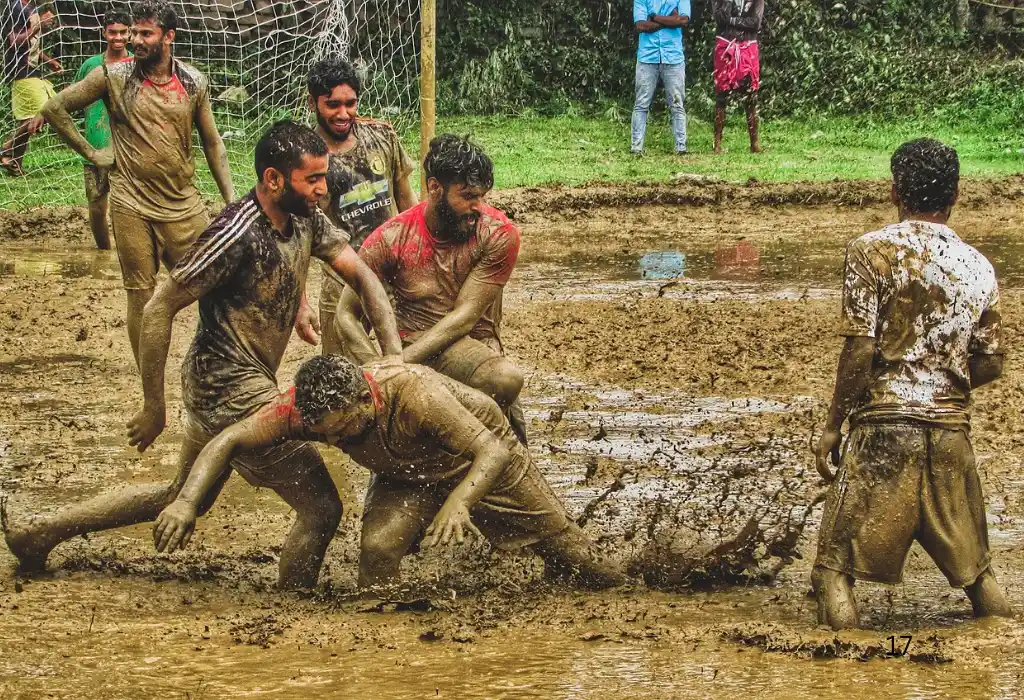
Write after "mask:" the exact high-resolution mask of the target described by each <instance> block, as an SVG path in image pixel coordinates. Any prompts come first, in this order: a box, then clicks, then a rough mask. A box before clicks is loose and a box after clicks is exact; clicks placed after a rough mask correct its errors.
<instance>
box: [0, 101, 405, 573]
mask: <svg viewBox="0 0 1024 700" xmlns="http://www.w3.org/2000/svg"><path fill="white" fill-rule="evenodd" d="M255 161H256V175H257V178H258V184H257V185H256V188H255V189H253V190H252V191H251V192H250V193H249V194H248V195H246V196H245V197H243V198H242V199H240V200H238V201H236V202H234V203H233V204H231V205H229V206H227V207H226V208H225V209H224V211H223V212H222V213H221V214H220V216H218V217H217V219H216V220H215V221H214V222H213V223H212V224H211V225H210V226H209V228H207V229H206V231H205V232H204V233H203V234H202V235H201V236H200V237H199V238H198V239H197V240H196V242H195V243H194V244H193V245H192V247H191V248H190V249H189V250H188V252H187V253H186V254H185V256H184V257H183V258H182V259H181V260H180V261H179V262H178V264H177V265H176V266H175V267H174V269H173V270H172V271H171V276H170V279H169V280H167V281H166V282H164V283H163V284H162V285H160V286H159V287H158V288H157V290H156V293H155V294H154V295H153V298H152V300H151V301H150V302H149V303H148V304H147V305H146V309H145V313H144V315H143V322H142V334H141V338H142V348H141V369H142V380H143V389H144V393H145V405H144V408H143V409H142V411H140V412H139V413H138V415H136V416H135V418H133V419H132V421H131V422H130V423H129V438H130V443H131V444H133V445H137V446H138V448H139V450H140V451H141V450H145V449H146V448H147V447H148V446H149V445H150V444H151V443H152V442H153V441H154V440H155V439H156V438H157V436H158V435H159V434H160V433H161V432H162V431H163V428H164V422H165V407H164V367H165V364H166V361H167V352H168V348H169V345H170V339H171V325H172V322H173V319H174V316H175V315H176V314H177V313H178V312H180V311H181V310H182V309H184V308H185V307H187V306H189V305H191V304H192V303H194V302H196V301H197V300H198V302H199V325H198V327H197V329H196V335H195V338H194V339H193V341H192V345H191V347H190V348H189V351H188V353H187V355H186V356H185V360H184V362H183V364H182V372H181V374H182V377H181V379H182V398H183V400H184V403H185V408H186V413H187V421H186V425H185V436H184V440H183V442H182V448H181V453H180V457H179V465H178V472H177V475H176V476H175V477H174V479H173V480H172V481H171V482H170V483H167V484H141V485H136V486H128V487H126V488H124V489H122V490H120V491H116V492H114V493H109V494H105V495H102V496H98V497H96V498H93V499H90V500H88V501H86V502H84V503H80V504H76V505H73V506H70V507H68V508H65V509H64V510H62V511H60V512H58V513H56V514H54V515H52V516H49V517H40V518H36V519H35V520H32V521H31V522H26V523H18V524H14V525H13V526H11V527H9V528H8V527H5V535H6V538H7V544H8V547H9V548H10V550H11V552H12V553H13V554H14V555H15V556H17V557H18V560H19V561H20V562H21V565H22V567H23V568H41V567H42V566H43V565H44V564H45V561H46V557H47V555H48V554H49V552H50V551H51V550H52V549H53V548H54V547H55V546H56V545H58V544H59V543H61V542H63V541H64V540H67V539H70V538H72V537H75V536H76V535H82V534H85V533H89V532H95V531H98V530H106V529H110V528H114V527H122V526H125V525H133V524H136V523H140V522H145V521H152V520H153V519H154V518H156V516H157V515H158V514H159V513H160V511H161V510H163V509H164V508H165V507H166V506H167V505H168V504H169V503H171V502H172V501H174V499H175V498H176V497H177V495H178V492H179V491H180V490H181V487H182V485H183V484H184V483H185V481H186V478H187V477H188V475H189V471H190V469H191V467H192V464H193V462H194V461H195V459H196V457H197V455H199V453H200V451H201V450H202V449H203V446H204V445H205V444H206V443H207V442H209V441H210V439H211V438H213V437H214V436H215V435H217V434H218V433H219V432H220V431H221V430H223V429H224V428H226V427H227V426H229V425H232V424H234V423H237V422H238V421H240V420H242V419H244V418H245V417H247V416H250V415H252V414H255V413H257V412H258V411H259V410H260V409H261V408H262V407H264V406H266V405H267V404H269V403H271V402H273V401H274V400H275V399H276V398H277V396H278V388H277V381H276V372H277V368H278V366H279V365H280V363H281V357H282V355H283V354H284V351H285V347H286V346H287V345H288V340H289V337H290V335H291V331H292V326H293V324H295V323H296V316H297V314H298V312H299V307H300V298H301V296H302V293H303V290H304V288H305V281H306V272H307V270H308V268H309V261H310V256H315V257H317V258H319V259H321V260H323V261H325V262H326V263H327V264H329V265H330V266H331V267H332V269H334V270H335V271H336V272H337V273H338V274H339V275H340V276H341V277H342V279H344V280H345V282H346V284H348V285H349V288H350V289H353V290H355V291H356V292H357V293H358V294H359V297H360V299H361V300H362V302H363V306H364V308H365V310H366V313H367V315H368V317H369V318H370V319H371V320H372V323H373V327H374V329H375V331H376V333H377V337H378V338H379V339H380V342H381V346H382V348H383V350H384V352H385V354H387V355H398V354H400V353H401V340H400V339H399V336H398V329H397V328H396V326H395V320H394V315H393V313H392V311H391V307H390V305H389V304H388V299H387V295H386V293H385V291H384V288H383V286H382V285H381V283H380V281H379V280H378V279H377V277H376V276H375V275H374V274H373V272H372V271H371V270H370V269H369V268H367V267H366V265H365V264H364V263H363V262H362V261H361V260H360V259H359V257H358V255H356V253H355V251H353V250H352V248H351V247H349V245H348V243H347V238H346V236H345V234H344V233H342V232H341V231H340V230H338V229H337V228H335V227H334V226H333V225H332V224H331V223H330V221H329V220H328V219H327V217H326V216H325V215H324V214H323V213H322V212H321V211H320V210H319V209H318V208H317V202H318V201H319V200H320V199H321V198H322V197H323V196H324V195H325V194H326V192H327V184H326V182H327V180H326V178H327V167H328V152H327V146H326V144H324V142H323V140H322V139H321V138H320V137H319V136H317V135H316V134H315V133H314V132H313V131H312V130H310V129H309V128H307V127H305V126H301V125H299V124H296V123H294V122H289V121H282V122H278V123H276V124H274V125H273V126H272V127H270V129H269V130H268V131H267V132H266V133H265V134H264V135H263V137H262V138H261V139H260V141H259V143H257V145H256V155H255ZM306 311H307V312H311V310H309V309H306ZM231 467H232V468H234V469H236V470H237V471H238V472H239V473H240V474H241V475H242V476H243V477H244V478H245V479H246V481H248V482H249V483H251V484H253V485H255V486H264V487H266V488H270V489H273V490H274V491H275V492H276V493H277V494H278V495H279V496H280V497H281V498H282V499H284V501H285V502H286V503H288V505H289V506H291V507H292V508H294V509H295V511H296V518H295V523H294V525H293V526H292V529H291V531H290V532H289V533H288V536H287V538H286V540H285V542H284V545H283V547H282V550H281V559H280V567H279V575H278V583H279V585H280V586H281V587H282V588H297V587H309V586H312V585H314V584H315V583H316V579H317V575H318V573H319V571H320V565H321V563H322V562H323V557H324V553H325V551H326V549H327V545H328V544H329V543H330V540H331V538H332V537H333V536H334V533H335V531H336V529H337V526H338V523H339V521H340V520H341V500H340V499H339V497H338V492H337V490H336V489H335V487H334V483H333V482H332V481H331V478H330V475H329V474H328V473H327V469H326V467H325V466H324V463H323V460H322V459H321V458H320V455H319V453H318V452H317V451H316V449H315V448H314V447H313V446H312V445H310V444H309V443H307V442H296V441H288V442H278V443H275V444H274V445H272V446H268V447H266V448H262V449H255V450H247V451H243V452H239V453H238V454H236V455H234V456H233V459H232V460H231ZM229 475H230V470H229V469H228V470H221V472H219V474H218V478H217V479H216V483H215V484H212V485H211V486H210V488H208V489H207V490H206V491H205V492H204V494H203V498H202V499H201V500H200V501H197V502H196V509H197V511H198V512H199V513H205V512H206V511H207V510H209V508H210V507H211V506H212V505H213V502H214V500H215V499H216V498H217V495H218V494H219V492H220V490H221V488H222V487H223V485H224V483H225V482H226V481H227V478H228V476H229Z"/></svg>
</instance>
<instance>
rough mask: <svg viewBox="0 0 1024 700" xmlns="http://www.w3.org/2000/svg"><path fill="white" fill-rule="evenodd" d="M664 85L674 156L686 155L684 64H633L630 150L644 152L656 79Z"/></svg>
mask: <svg viewBox="0 0 1024 700" xmlns="http://www.w3.org/2000/svg"><path fill="white" fill-rule="evenodd" d="M659 76H660V77H661V82H662V83H663V84H664V85H665V102H666V104H668V109H669V112H670V113H671V115H672V135H673V136H674V137H675V142H676V153H685V152H686V64H685V63H640V62H639V61H637V64H636V103H635V104H634V105H633V139H632V142H631V143H630V150H631V151H633V152H638V151H642V150H644V134H645V133H646V131H647V111H648V110H649V109H650V107H651V103H652V102H653V101H654V90H655V88H657V87H658V77H659Z"/></svg>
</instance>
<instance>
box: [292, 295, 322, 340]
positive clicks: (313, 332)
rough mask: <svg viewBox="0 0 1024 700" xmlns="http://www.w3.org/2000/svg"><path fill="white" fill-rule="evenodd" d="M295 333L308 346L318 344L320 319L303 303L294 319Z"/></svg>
mask: <svg viewBox="0 0 1024 700" xmlns="http://www.w3.org/2000/svg"><path fill="white" fill-rule="evenodd" d="M295 332H296V333H298V334H299V337H300V338H302V339H303V340H304V341H306V342H307V343H309V344H310V345H316V344H317V343H319V342H320V318H319V316H318V315H317V313H316V312H315V311H313V308H312V307H311V306H310V305H309V304H307V303H305V301H303V303H302V305H301V306H300V307H299V313H298V315H296V317H295Z"/></svg>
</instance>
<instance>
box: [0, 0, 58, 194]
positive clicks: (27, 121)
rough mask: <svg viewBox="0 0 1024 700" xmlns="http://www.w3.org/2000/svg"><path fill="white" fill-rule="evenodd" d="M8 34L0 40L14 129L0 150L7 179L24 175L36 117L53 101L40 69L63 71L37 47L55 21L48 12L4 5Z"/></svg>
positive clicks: (21, 2)
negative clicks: (24, 166)
mask: <svg viewBox="0 0 1024 700" xmlns="http://www.w3.org/2000/svg"><path fill="white" fill-rule="evenodd" d="M8 14H9V22H10V25H9V26H10V31H9V33H8V34H7V35H6V36H5V37H4V39H5V41H6V48H7V55H6V58H7V60H6V65H5V70H4V72H5V73H6V74H7V75H9V76H10V77H9V80H10V81H11V112H12V114H13V115H14V121H16V122H17V124H18V125H17V126H16V127H15V129H14V133H13V134H12V135H11V137H10V138H9V139H7V141H6V142H5V143H4V145H3V147H2V148H0V167H3V168H4V169H5V170H7V172H9V173H10V174H11V175H15V176H17V177H21V176H22V175H24V174H25V171H24V168H23V167H22V162H23V161H24V158H25V153H26V152H27V151H28V140H29V138H31V136H32V134H34V133H36V132H37V131H39V129H40V127H42V125H43V118H42V117H41V116H40V115H39V112H40V110H42V108H43V105H44V104H46V101H47V100H48V99H50V98H51V97H53V94H54V92H53V85H51V84H50V81H49V80H46V79H45V78H43V73H42V70H41V68H40V66H41V65H42V64H43V63H46V64H47V65H49V66H50V68H51V69H52V70H53V72H54V73H61V72H62V71H63V70H64V68H63V66H61V65H60V61H58V60H56V59H54V58H50V57H49V56H47V55H46V53H45V52H44V51H43V49H42V46H41V44H40V39H41V38H42V33H43V30H44V29H46V28H47V27H49V26H50V25H52V24H53V23H54V22H55V21H56V19H57V18H56V16H54V14H53V13H52V12H50V11H49V10H47V11H46V12H44V13H43V14H41V15H40V14H39V10H38V9H36V6H35V5H33V4H32V3H31V1H30V0H10V3H9V5H8Z"/></svg>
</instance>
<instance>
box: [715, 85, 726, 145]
mask: <svg viewBox="0 0 1024 700" xmlns="http://www.w3.org/2000/svg"><path fill="white" fill-rule="evenodd" d="M728 104H729V93H727V92H719V93H717V94H715V149H714V150H715V153H721V152H722V134H723V133H724V132H725V108H726V106H727V105H728Z"/></svg>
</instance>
